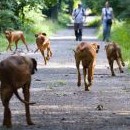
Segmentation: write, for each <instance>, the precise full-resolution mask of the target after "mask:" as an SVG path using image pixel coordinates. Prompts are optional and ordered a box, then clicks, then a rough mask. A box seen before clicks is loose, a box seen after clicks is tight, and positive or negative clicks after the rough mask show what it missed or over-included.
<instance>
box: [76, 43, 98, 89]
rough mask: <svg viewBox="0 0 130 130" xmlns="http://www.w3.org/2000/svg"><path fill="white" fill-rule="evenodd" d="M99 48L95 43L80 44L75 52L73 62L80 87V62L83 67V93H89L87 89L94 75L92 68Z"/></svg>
mask: <svg viewBox="0 0 130 130" xmlns="http://www.w3.org/2000/svg"><path fill="white" fill-rule="evenodd" d="M99 48H100V46H99V45H98V44H97V43H92V44H90V43H87V42H82V43H80V44H79V45H78V46H77V48H76V50H75V51H74V52H75V61H76V67H77V71H78V83H77V85H78V86H81V74H80V68H79V66H80V61H82V65H83V74H84V84H85V91H89V87H90V86H91V84H92V80H93V75H94V67H95V64H96V55H97V53H98V50H99ZM87 71H88V83H87V82H86V76H87Z"/></svg>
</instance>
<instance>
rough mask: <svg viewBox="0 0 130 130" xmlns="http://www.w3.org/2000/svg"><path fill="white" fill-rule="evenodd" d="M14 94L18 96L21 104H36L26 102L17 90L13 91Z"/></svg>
mask: <svg viewBox="0 0 130 130" xmlns="http://www.w3.org/2000/svg"><path fill="white" fill-rule="evenodd" d="M13 92H14V94H15V95H16V97H17V98H18V99H19V100H20V101H21V102H23V103H25V104H27V105H33V104H36V103H35V102H28V101H26V100H23V99H22V98H21V97H20V96H19V94H18V91H17V89H13Z"/></svg>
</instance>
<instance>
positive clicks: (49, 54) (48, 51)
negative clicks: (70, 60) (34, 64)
mask: <svg viewBox="0 0 130 130" xmlns="http://www.w3.org/2000/svg"><path fill="white" fill-rule="evenodd" d="M50 57H52V52H51V49H50V47H48V48H47V60H49V59H50Z"/></svg>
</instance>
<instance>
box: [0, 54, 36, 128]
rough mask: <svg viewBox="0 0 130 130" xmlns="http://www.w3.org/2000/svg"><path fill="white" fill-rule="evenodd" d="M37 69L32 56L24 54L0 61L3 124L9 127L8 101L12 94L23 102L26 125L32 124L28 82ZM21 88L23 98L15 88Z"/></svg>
mask: <svg viewBox="0 0 130 130" xmlns="http://www.w3.org/2000/svg"><path fill="white" fill-rule="evenodd" d="M35 70H37V62H36V60H35V59H33V58H29V57H24V56H10V57H8V58H6V59H5V60H2V61H1V62H0V81H1V93H0V94H1V100H2V104H3V106H4V119H3V126H6V127H11V126H12V122H11V111H10V108H9V101H10V99H11V97H12V96H13V94H15V95H16V97H17V98H18V99H19V100H20V101H21V102H23V103H24V104H25V110H26V121H27V124H28V125H33V122H32V121H31V117H30V109H29V104H34V103H30V102H29V99H30V92H29V89H30V84H31V75H32V74H34V73H35ZM19 88H22V89H23V94H24V99H22V98H21V97H20V96H19V94H18V91H17V89H19Z"/></svg>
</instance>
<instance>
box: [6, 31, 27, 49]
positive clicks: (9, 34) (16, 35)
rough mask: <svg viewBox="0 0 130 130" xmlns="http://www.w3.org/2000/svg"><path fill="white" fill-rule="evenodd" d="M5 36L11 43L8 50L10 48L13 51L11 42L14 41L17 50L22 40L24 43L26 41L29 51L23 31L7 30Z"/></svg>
mask: <svg viewBox="0 0 130 130" xmlns="http://www.w3.org/2000/svg"><path fill="white" fill-rule="evenodd" d="M5 37H6V38H7V40H8V42H9V45H8V47H7V49H6V50H8V49H10V50H11V51H12V49H11V43H13V42H14V43H15V46H16V48H15V51H16V50H17V48H18V46H17V44H18V41H19V40H22V41H23V43H24V45H25V46H26V49H27V51H29V49H28V46H27V43H26V41H25V38H24V34H23V32H22V31H11V30H6V31H5Z"/></svg>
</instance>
